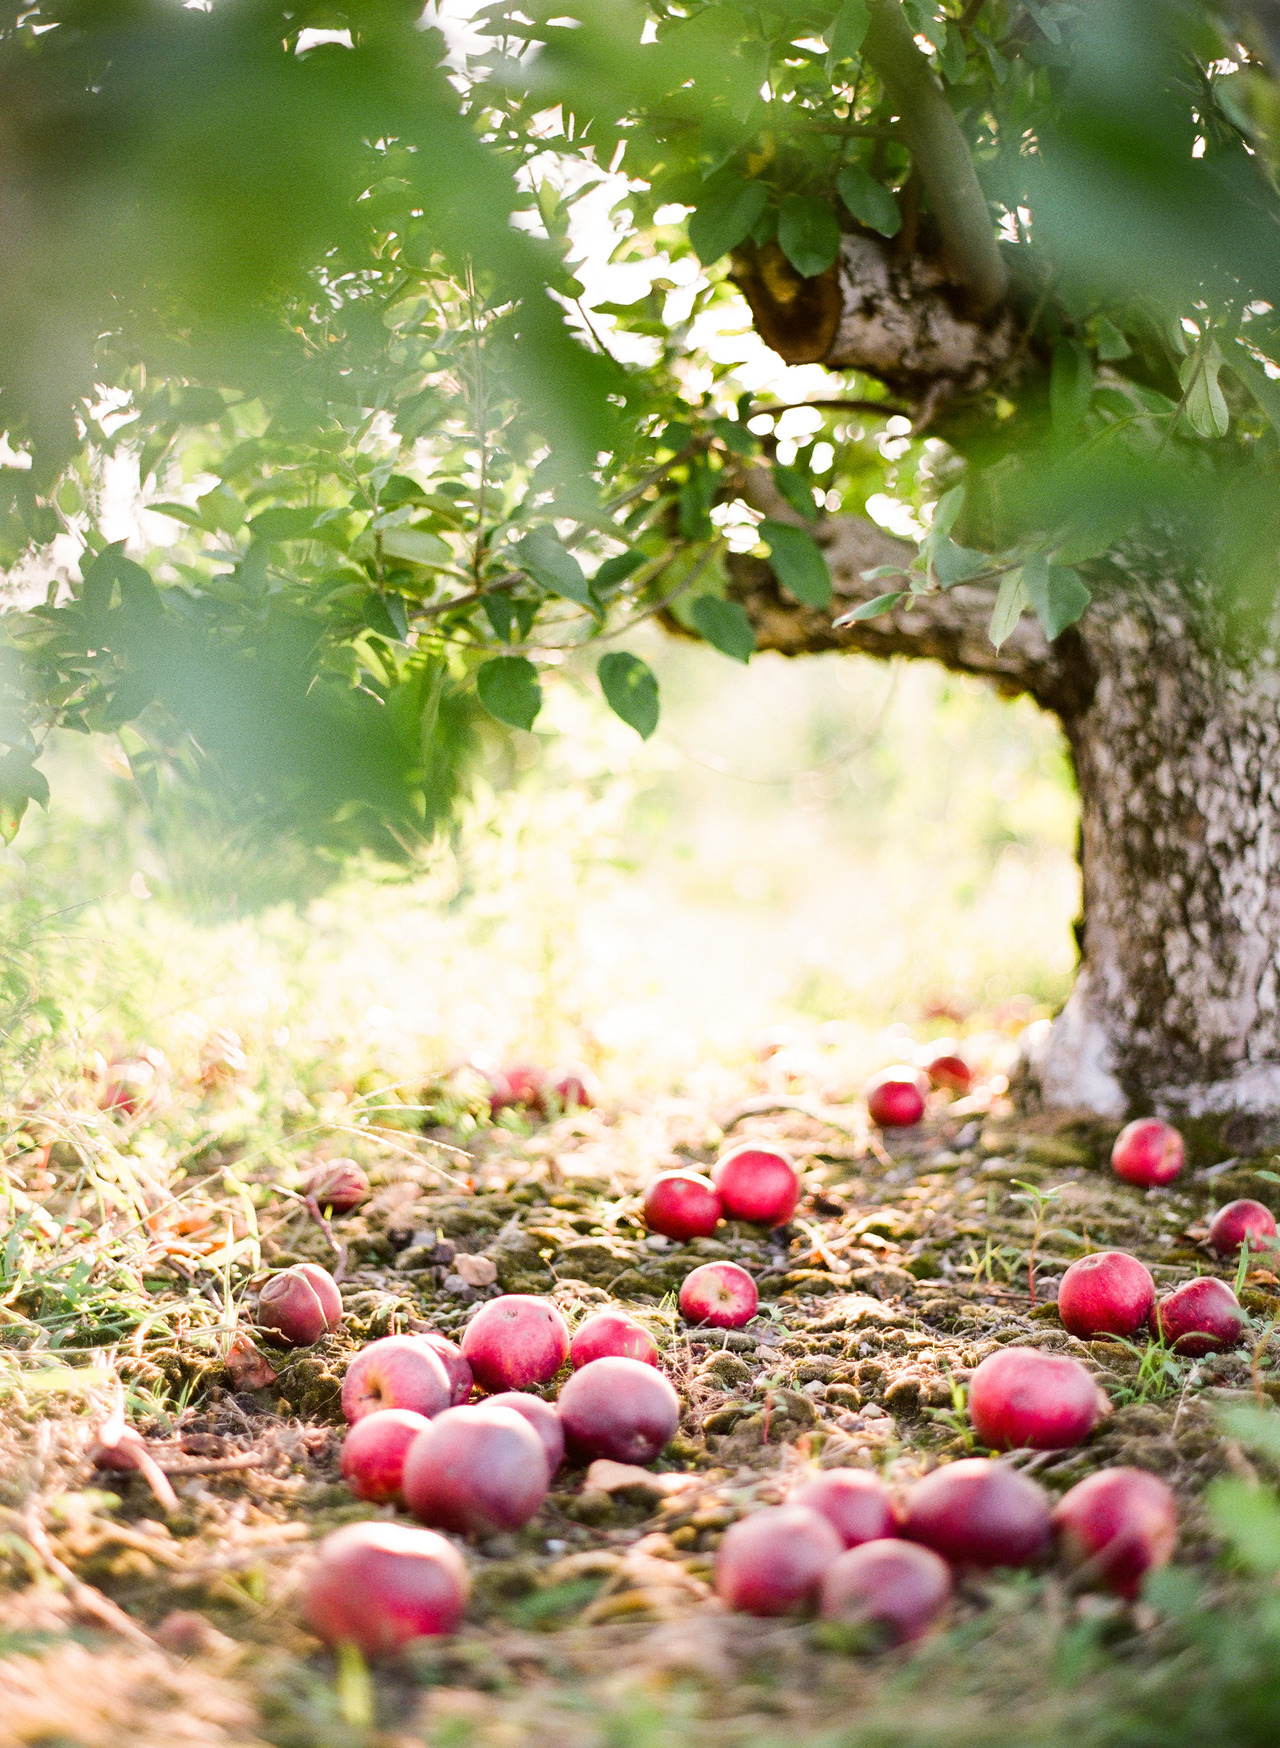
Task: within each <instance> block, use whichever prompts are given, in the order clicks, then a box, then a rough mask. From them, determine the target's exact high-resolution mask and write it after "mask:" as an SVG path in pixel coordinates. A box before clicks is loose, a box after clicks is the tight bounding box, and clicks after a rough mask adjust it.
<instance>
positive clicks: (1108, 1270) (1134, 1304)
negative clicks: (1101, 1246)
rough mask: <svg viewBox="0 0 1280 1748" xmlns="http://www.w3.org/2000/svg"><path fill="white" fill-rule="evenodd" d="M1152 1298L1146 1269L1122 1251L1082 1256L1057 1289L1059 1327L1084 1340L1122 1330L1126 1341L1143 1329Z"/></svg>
mask: <svg viewBox="0 0 1280 1748" xmlns="http://www.w3.org/2000/svg"><path fill="white" fill-rule="evenodd" d="M1155 1302H1156V1284H1155V1282H1154V1281H1153V1280H1152V1278H1151V1271H1150V1269H1148V1268H1147V1266H1146V1264H1145V1263H1141V1262H1139V1261H1138V1259H1137V1257H1136V1256H1130V1255H1129V1254H1128V1252H1127V1251H1123V1250H1099V1251H1096V1252H1095V1253H1094V1254H1093V1255H1092V1256H1082V1257H1081V1258H1080V1260H1079V1261H1078V1262H1073V1263H1072V1265H1071V1267H1070V1268H1069V1269H1068V1270H1067V1272H1066V1274H1065V1275H1063V1277H1062V1284H1061V1286H1059V1288H1058V1316H1059V1317H1060V1318H1061V1319H1062V1324H1063V1328H1064V1329H1069V1330H1070V1331H1071V1333H1072V1335H1078V1336H1080V1337H1081V1339H1082V1340H1084V1341H1088V1340H1090V1339H1091V1338H1092V1337H1093V1336H1095V1335H1122V1336H1124V1338H1125V1339H1126V1340H1129V1339H1130V1338H1131V1337H1133V1336H1134V1335H1136V1334H1137V1332H1138V1331H1139V1330H1140V1329H1145V1328H1146V1326H1147V1322H1148V1320H1149V1319H1150V1316H1151V1308H1152V1306H1153V1305H1154V1304H1155Z"/></svg>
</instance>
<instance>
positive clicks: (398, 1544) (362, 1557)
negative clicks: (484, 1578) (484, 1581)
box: [302, 1523, 470, 1658]
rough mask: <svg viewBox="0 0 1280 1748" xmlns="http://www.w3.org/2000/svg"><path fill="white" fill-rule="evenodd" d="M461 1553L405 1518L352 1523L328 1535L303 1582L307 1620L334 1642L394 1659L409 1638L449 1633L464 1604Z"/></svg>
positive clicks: (466, 1581) (465, 1586)
mask: <svg viewBox="0 0 1280 1748" xmlns="http://www.w3.org/2000/svg"><path fill="white" fill-rule="evenodd" d="M469 1589H470V1580H469V1578H468V1576H467V1568H466V1565H465V1563H464V1561H463V1558H462V1555H461V1554H460V1553H459V1552H458V1550H457V1549H456V1548H455V1547H453V1545H452V1544H451V1543H449V1542H447V1541H446V1540H445V1539H444V1537H443V1536H438V1535H435V1534H434V1533H433V1532H432V1531H431V1530H422V1529H412V1528H410V1527H409V1525H407V1524H400V1523H349V1524H347V1526H346V1527H345V1528H344V1529H340V1530H335V1531H334V1532H333V1534H332V1535H329V1536H326V1537H325V1539H324V1540H323V1541H322V1542H321V1543H320V1546H319V1547H318V1548H317V1550H316V1554H315V1559H314V1561H313V1562H312V1565H311V1569H310V1571H309V1572H308V1573H307V1576H306V1579H305V1581H304V1586H303V1598H302V1603H303V1612H304V1613H305V1615H306V1619H307V1623H308V1625H309V1626H310V1627H311V1629H312V1631H313V1632H315V1633H316V1634H317V1635H318V1636H319V1637H320V1638H322V1639H324V1640H326V1641H327V1642H328V1643H329V1644H330V1645H342V1644H351V1645H358V1646H359V1647H360V1649H361V1650H362V1651H363V1652H364V1654H365V1656H366V1657H375V1658H376V1657H390V1656H393V1655H394V1654H395V1652H397V1651H399V1650H401V1649H402V1648H403V1647H404V1646H405V1645H407V1644H408V1643H409V1641H410V1640H411V1639H421V1638H431V1637H436V1636H438V1635H440V1634H442V1633H452V1632H453V1631H454V1630H455V1629H456V1628H457V1626H458V1624H459V1622H460V1621H461V1619H462V1612H463V1610H464V1609H465V1607H466V1605H467V1593H468V1591H469Z"/></svg>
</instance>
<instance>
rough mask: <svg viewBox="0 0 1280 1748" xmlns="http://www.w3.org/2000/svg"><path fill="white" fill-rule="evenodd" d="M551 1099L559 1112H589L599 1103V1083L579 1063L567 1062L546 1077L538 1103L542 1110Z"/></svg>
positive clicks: (589, 1071) (587, 1069)
mask: <svg viewBox="0 0 1280 1748" xmlns="http://www.w3.org/2000/svg"><path fill="white" fill-rule="evenodd" d="M552 1099H554V1100H555V1103H556V1105H557V1106H558V1108H559V1109H560V1110H561V1111H574V1110H578V1111H590V1110H593V1109H594V1108H595V1107H596V1105H598V1104H599V1103H600V1083H599V1081H597V1079H596V1077H595V1075H594V1074H592V1072H591V1070H590V1069H589V1068H586V1067H584V1065H583V1064H582V1063H581V1062H568V1063H565V1064H564V1066H563V1067H561V1068H554V1069H552V1071H551V1073H550V1074H549V1075H548V1076H547V1078H546V1081H545V1083H544V1085H543V1089H542V1097H541V1099H540V1101H539V1103H540V1104H541V1106H542V1108H543V1110H546V1109H547V1107H548V1105H549V1104H550V1102H551V1100H552Z"/></svg>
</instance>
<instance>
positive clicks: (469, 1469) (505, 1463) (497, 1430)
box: [402, 1402, 551, 1536]
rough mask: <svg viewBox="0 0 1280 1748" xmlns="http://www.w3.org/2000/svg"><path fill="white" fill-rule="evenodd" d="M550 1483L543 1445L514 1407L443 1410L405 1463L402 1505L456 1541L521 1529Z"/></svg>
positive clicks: (542, 1497) (531, 1515)
mask: <svg viewBox="0 0 1280 1748" xmlns="http://www.w3.org/2000/svg"><path fill="white" fill-rule="evenodd" d="M550 1482H551V1472H550V1469H549V1468H548V1465H547V1453H546V1447H545V1446H544V1444H543V1442H542V1440H541V1438H539V1436H538V1434H537V1433H536V1432H535V1431H534V1429H533V1427H532V1426H531V1425H530V1424H529V1422H528V1420H526V1419H525V1417H524V1416H523V1415H522V1414H517V1413H516V1412H515V1410H514V1409H511V1408H491V1407H490V1406H489V1404H488V1403H487V1402H481V1403H478V1404H477V1405H476V1406H475V1407H472V1408H446V1409H445V1411H444V1413H443V1414H440V1415H437V1416H436V1418H435V1419H434V1420H433V1421H432V1422H431V1424H430V1426H428V1427H427V1430H426V1431H425V1432H420V1433H419V1434H418V1436H417V1438H416V1439H414V1441H413V1443H412V1444H411V1445H410V1446H409V1455H408V1456H407V1457H406V1458H405V1465H404V1482H403V1488H402V1491H403V1493H404V1502H405V1504H406V1505H407V1506H408V1507H409V1510H410V1511H411V1512H412V1513H413V1515H414V1516H415V1517H416V1518H420V1519H421V1520H422V1522H423V1523H429V1524H432V1525H433V1526H434V1527H435V1528H436V1529H446V1530H454V1531H456V1532H457V1534H459V1535H476V1536H491V1535H497V1534H498V1533H499V1532H500V1531H503V1530H518V1529H522V1528H523V1527H524V1525H525V1524H526V1523H528V1521H529V1519H530V1518H531V1517H533V1516H535V1515H536V1513H537V1511H538V1509H539V1507H540V1506H541V1504H542V1502H543V1500H544V1499H545V1498H546V1496H547V1489H548V1487H549V1485H550Z"/></svg>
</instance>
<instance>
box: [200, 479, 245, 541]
mask: <svg viewBox="0 0 1280 1748" xmlns="http://www.w3.org/2000/svg"><path fill="white" fill-rule="evenodd" d="M198 502H199V506H200V513H201V515H202V516H203V517H204V518H205V522H206V524H207V526H209V527H211V528H217V529H219V530H220V531H221V532H222V533H224V534H234V533H235V532H236V530H237V529H240V528H243V527H244V521H245V507H244V505H243V504H242V503H241V502H240V500H239V498H238V497H237V496H236V494H235V493H234V492H233V491H232V490H231V488H230V486H224V485H217V486H215V487H214V488H213V490H212V491H211V492H206V493H205V494H204V496H203V497H202V498H200V499H199V500H198Z"/></svg>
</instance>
